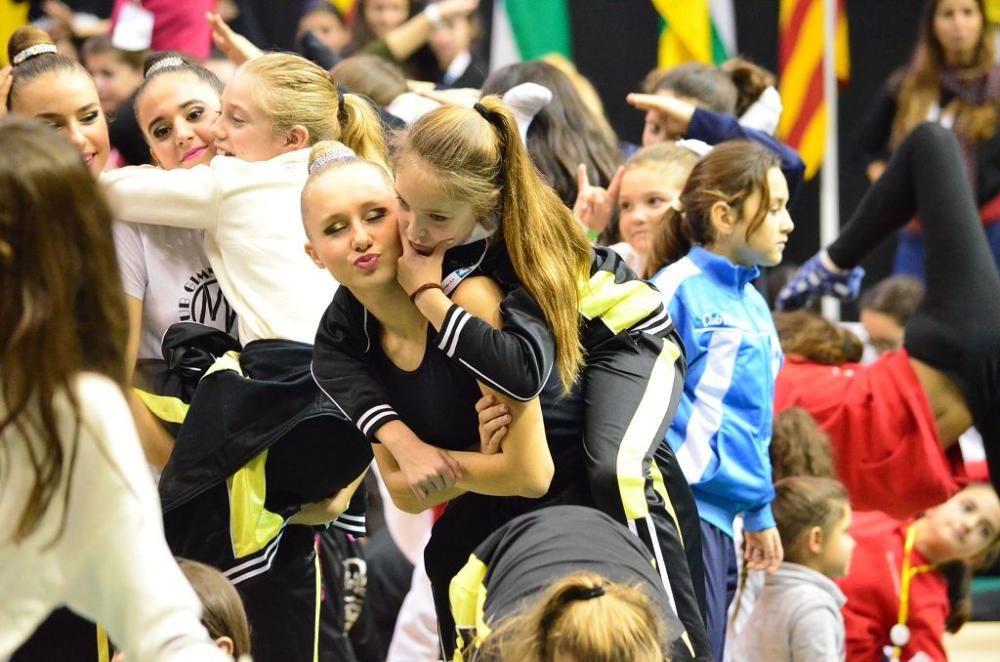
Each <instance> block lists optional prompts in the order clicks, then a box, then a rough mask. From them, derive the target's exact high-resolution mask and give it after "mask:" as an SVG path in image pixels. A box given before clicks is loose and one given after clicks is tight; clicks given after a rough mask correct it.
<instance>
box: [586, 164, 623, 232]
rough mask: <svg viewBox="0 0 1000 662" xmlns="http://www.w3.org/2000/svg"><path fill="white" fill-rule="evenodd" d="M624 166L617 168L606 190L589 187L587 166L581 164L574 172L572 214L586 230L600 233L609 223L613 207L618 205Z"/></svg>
mask: <svg viewBox="0 0 1000 662" xmlns="http://www.w3.org/2000/svg"><path fill="white" fill-rule="evenodd" d="M624 172H625V167H624V166H619V168H618V170H617V171H615V176H614V177H612V178H611V182H610V183H609V184H608V188H607V189H605V188H603V187H600V186H591V185H590V180H589V179H588V177H587V166H586V164H584V163H581V164H580V165H579V166H578V167H577V170H576V186H577V194H576V202H574V203H573V214H574V215H575V216H576V218H577V220H578V221H580V224H581V225H583V227H584V228H585V229H587V230H593V231H594V232H602V231H603V230H604V228H606V227H607V226H608V223H610V222H611V216H612V215H613V214H614V211H615V206H616V205H617V204H618V191H619V189H620V188H621V183H622V173H624Z"/></svg>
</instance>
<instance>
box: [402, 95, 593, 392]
mask: <svg viewBox="0 0 1000 662" xmlns="http://www.w3.org/2000/svg"><path fill="white" fill-rule="evenodd" d="M414 156H415V157H418V158H419V159H421V160H422V161H423V162H424V163H425V164H426V165H429V166H431V168H432V169H433V171H434V173H433V174H434V177H435V178H436V180H437V181H438V182H439V183H440V185H441V186H442V188H443V189H444V190H445V192H446V193H447V194H448V195H450V196H452V197H454V198H455V199H458V200H464V201H467V202H468V203H469V204H471V205H472V207H473V209H474V210H475V213H476V217H477V218H478V219H480V222H484V221H487V219H490V218H493V217H494V216H495V214H496V212H497V211H498V210H499V212H500V226H501V236H502V237H503V241H504V243H505V244H506V248H507V252H508V254H509V255H510V260H511V263H512V264H513V266H514V271H515V273H516V274H517V277H518V279H519V280H520V281H521V282H522V283H523V284H524V286H525V288H526V289H527V290H528V292H529V293H530V294H531V296H532V297H534V299H535V300H536V301H537V302H538V304H539V306H540V307H541V309H542V312H543V313H544V314H545V318H546V321H548V323H549V326H550V327H551V328H552V333H553V336H554V337H555V345H556V360H557V363H558V368H559V377H560V380H561V381H562V384H563V387H564V389H565V390H566V391H567V392H568V391H569V389H570V388H571V387H572V386H573V384H574V382H575V381H576V379H577V376H578V375H579V372H580V370H581V368H582V367H583V346H582V345H581V344H580V314H579V302H580V288H581V287H582V286H584V284H585V283H586V281H587V279H588V276H589V270H590V261H591V253H590V244H589V243H588V242H587V238H586V236H585V235H584V234H583V231H582V230H581V229H580V226H579V224H578V223H577V222H576V221H575V220H574V218H573V216H572V213H571V212H570V210H569V209H568V208H567V207H566V206H565V205H564V204H563V203H562V200H560V199H559V196H558V195H557V194H556V192H555V191H553V190H552V188H551V187H549V186H548V185H547V184H546V183H545V182H544V181H543V180H542V178H541V175H539V173H538V170H537V169H536V168H535V166H534V165H533V164H532V162H531V158H530V156H529V155H528V152H527V150H526V149H525V148H524V145H523V144H522V143H521V139H520V136H519V134H518V130H517V123H516V121H515V120H514V116H513V115H512V114H511V112H510V110H509V109H508V108H507V107H506V106H505V105H504V104H503V103H502V102H501V101H500V98H499V97H485V98H484V99H483V100H482V101H481V103H480V104H479V110H472V109H466V108H440V109H438V110H435V111H432V112H430V113H428V114H426V115H424V116H423V117H421V118H420V119H419V120H417V122H415V123H414V124H413V126H412V127H411V128H410V130H409V131H408V132H406V133H405V134H404V135H402V136H401V139H400V143H399V146H398V149H397V150H396V160H397V163H398V162H400V161H403V160H405V159H408V158H411V157H414ZM498 191H499V195H498V194H497V193H498ZM487 222H488V221H487Z"/></svg>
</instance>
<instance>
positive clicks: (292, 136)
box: [284, 124, 309, 151]
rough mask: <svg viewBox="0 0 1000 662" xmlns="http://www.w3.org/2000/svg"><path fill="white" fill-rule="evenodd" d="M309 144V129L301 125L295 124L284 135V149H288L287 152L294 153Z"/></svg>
mask: <svg viewBox="0 0 1000 662" xmlns="http://www.w3.org/2000/svg"><path fill="white" fill-rule="evenodd" d="M308 144H309V129H307V128H305V127H304V126H302V125H301V124H296V125H295V126H293V127H292V128H291V129H289V131H288V133H286V134H285V145H284V146H285V147H288V148H290V149H289V151H295V150H297V149H303V148H304V147H306V146H307V145H308Z"/></svg>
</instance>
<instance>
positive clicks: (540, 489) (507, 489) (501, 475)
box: [451, 451, 552, 499]
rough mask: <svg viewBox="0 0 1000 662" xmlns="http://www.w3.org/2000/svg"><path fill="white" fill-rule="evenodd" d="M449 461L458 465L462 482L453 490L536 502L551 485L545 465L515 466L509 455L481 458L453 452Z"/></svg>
mask: <svg viewBox="0 0 1000 662" xmlns="http://www.w3.org/2000/svg"><path fill="white" fill-rule="evenodd" d="M451 455H452V457H454V458H455V459H456V460H458V463H459V464H460V465H462V472H463V478H461V479H459V481H458V483H457V485H456V487H458V488H462V489H463V490H464V491H467V492H475V493H476V494H487V495H490V496H517V497H528V498H532V499H537V498H539V497H542V496H544V495H545V493H546V492H547V491H548V487H549V482H550V481H551V477H552V476H551V473H552V472H551V470H549V471H547V469H551V468H552V464H551V458H550V459H549V462H548V463H546V462H544V461H539V462H537V463H521V462H517V461H516V460H515V459H514V458H512V457H511V456H510V455H506V454H504V453H495V454H493V455H484V454H483V453H477V452H474V451H454V452H452V453H451Z"/></svg>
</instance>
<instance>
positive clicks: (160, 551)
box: [0, 46, 225, 660]
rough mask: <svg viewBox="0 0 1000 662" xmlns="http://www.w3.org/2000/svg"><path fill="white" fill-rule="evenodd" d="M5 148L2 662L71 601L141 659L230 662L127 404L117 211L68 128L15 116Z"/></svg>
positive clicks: (0, 246)
mask: <svg viewBox="0 0 1000 662" xmlns="http://www.w3.org/2000/svg"><path fill="white" fill-rule="evenodd" d="M52 48H53V49H54V46H53V47H52ZM18 52H19V51H15V54H17V53H18ZM50 57H58V56H55V55H51V56H50ZM67 66H69V67H71V66H73V65H69V64H68V65H67ZM76 66H78V65H76ZM68 70H69V69H68ZM98 112H99V110H98ZM0 142H2V143H3V150H2V151H0V219H2V220H0V276H2V278H3V283H4V287H3V289H2V290H0V366H3V370H2V371H0V376H2V388H0V393H2V397H0V448H2V453H0V456H2V458H3V467H4V471H3V472H2V474H0V523H2V524H0V540H2V541H3V542H2V543H0V590H2V593H3V595H4V596H5V598H4V600H3V602H2V604H0V622H2V623H3V624H4V626H3V628H2V630H0V657H2V658H4V659H7V658H8V656H10V655H11V654H12V653H13V652H14V651H15V649H16V648H17V647H18V646H19V645H20V644H21V643H22V642H23V641H24V640H26V639H27V638H28V637H29V636H30V635H31V633H32V632H33V631H34V630H35V628H36V627H38V625H39V623H41V622H42V621H43V620H44V619H45V617H46V616H47V615H48V614H49V612H51V611H52V610H53V609H55V608H57V607H60V606H63V605H68V606H69V607H71V608H72V609H73V610H74V611H75V612H76V613H78V614H81V615H83V616H84V617H86V618H90V619H94V620H95V621H98V622H100V623H101V624H102V625H103V626H104V627H105V628H107V631H108V633H109V634H110V635H111V637H113V638H114V639H115V640H116V641H118V642H120V643H121V645H122V646H123V648H124V649H125V650H126V652H128V653H129V654H130V655H131V656H132V657H133V659H136V660H223V659H225V657H224V656H223V654H222V652H221V651H219V650H218V649H216V648H215V646H214V645H213V644H212V642H211V641H210V640H209V639H208V636H207V633H206V632H205V629H204V627H202V625H201V624H200V623H199V622H198V621H199V616H200V609H199V606H198V600H197V597H196V596H195V594H194V592H193V591H192V590H191V587H190V585H189V584H188V583H187V582H186V581H185V580H184V578H183V576H182V575H181V572H180V569H179V568H178V567H177V564H176V563H175V562H174V560H173V559H172V558H171V556H170V552H169V550H168V549H167V545H166V542H165V541H164V538H163V529H162V524H161V520H160V511H159V507H158V503H157V498H156V492H155V489H154V488H153V483H152V480H151V479H150V478H149V474H148V472H147V471H146V468H145V463H144V462H143V459H142V453H141V446H140V444H139V441H138V439H137V438H136V434H135V427H134V425H133V423H132V417H131V414H130V413H129V409H128V405H127V404H126V402H125V398H124V395H123V390H124V388H125V357H124V347H125V337H126V334H127V324H126V322H125V320H126V315H125V301H124V298H123V297H122V294H121V288H120V285H119V280H118V270H117V264H116V259H115V251H114V244H113V243H112V240H111V213H110V211H109V210H108V207H107V205H106V203H105V202H104V199H103V197H102V196H101V194H100V192H99V191H98V189H97V186H96V185H95V183H94V180H93V178H92V177H91V176H90V174H89V173H88V172H87V169H86V168H85V167H84V164H83V162H82V160H81V158H80V154H79V152H78V151H77V150H76V149H74V148H73V146H71V145H70V144H68V143H67V142H66V141H65V140H64V139H63V138H61V137H59V136H58V135H57V134H56V133H55V132H54V131H51V130H49V129H46V128H44V127H42V126H41V125H40V124H38V123H35V122H27V121H23V120H6V121H4V122H3V123H2V124H0ZM94 641H95V639H94V634H93V630H91V639H90V642H91V647H93V642H94ZM60 643H63V644H64V645H65V642H60ZM63 650H64V651H65V649H63ZM74 659H77V658H74Z"/></svg>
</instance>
